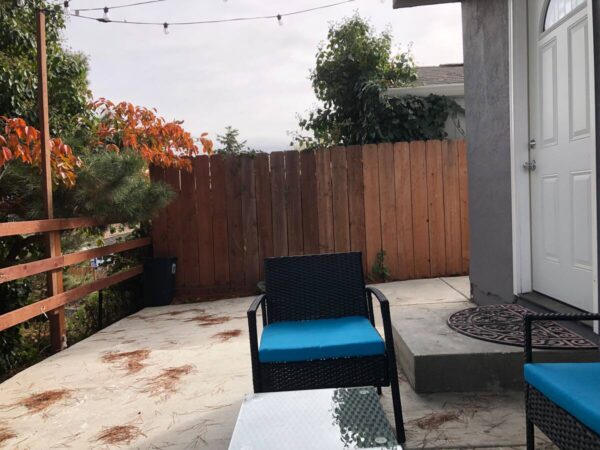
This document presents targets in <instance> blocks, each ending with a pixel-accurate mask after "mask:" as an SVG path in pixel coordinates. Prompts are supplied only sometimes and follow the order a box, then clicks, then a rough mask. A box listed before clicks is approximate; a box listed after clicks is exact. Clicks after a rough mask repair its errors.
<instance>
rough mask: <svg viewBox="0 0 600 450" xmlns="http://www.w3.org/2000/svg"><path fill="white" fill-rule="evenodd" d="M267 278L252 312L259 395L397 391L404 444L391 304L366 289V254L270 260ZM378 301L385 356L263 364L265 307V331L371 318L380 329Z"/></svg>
mask: <svg viewBox="0 0 600 450" xmlns="http://www.w3.org/2000/svg"><path fill="white" fill-rule="evenodd" d="M265 278H266V293H265V294H263V295H260V296H259V297H257V298H256V299H255V300H254V302H253V303H252V305H251V306H250V309H249V310H248V326H249V331H250V351H251V358H252V376H253V381H254V391H255V392H273V391H291V390H303V389H326V388H340V387H358V386H376V387H377V388H378V390H379V392H381V387H382V386H391V391H392V401H393V406H394V417H395V425H396V434H397V437H398V441H400V442H404V441H405V434H404V423H403V419H402V406H401V403H400V390H399V386H398V373H397V370H396V357H395V353H394V341H393V336H392V324H391V321H390V309H389V303H388V300H387V299H386V298H385V297H384V295H383V294H382V293H381V292H380V291H379V290H377V289H375V288H371V287H365V282H364V278H363V272H362V256H361V254H360V253H336V254H325V255H310V256H289V257H280V258H268V259H266V260H265ZM373 296H375V298H376V299H377V300H378V302H379V304H380V307H381V314H382V317H383V329H384V336H385V345H384V346H383V348H384V350H383V351H382V353H381V354H376V355H368V356H358V357H335V358H323V359H312V360H307V361H304V360H301V361H297V360H296V361H293V362H261V357H260V355H259V340H258V332H257V326H256V312H257V309H258V307H259V306H260V307H261V310H262V321H263V327H268V326H269V325H271V324H274V323H277V322H294V323H297V322H298V321H318V320H321V319H338V318H346V317H358V318H360V317H362V318H366V319H368V321H369V322H370V324H371V325H372V326H373V327H374V326H375V317H374V312H373V301H372V297H373ZM359 320H360V319H359ZM296 325H297V324H296ZM367 326H368V322H367ZM368 328H371V327H370V326H368ZM379 339H380V338H379Z"/></svg>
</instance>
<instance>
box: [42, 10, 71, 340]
mask: <svg viewBox="0 0 600 450" xmlns="http://www.w3.org/2000/svg"><path fill="white" fill-rule="evenodd" d="M37 50H38V55H37V56H38V102H39V116H40V117H39V119H40V133H41V157H42V195H43V197H44V210H45V213H46V218H48V219H54V207H53V201H52V168H51V155H50V145H51V144H50V125H49V122H48V120H49V118H48V72H47V67H46V14H45V13H44V11H43V10H39V11H38V12H37ZM46 236H47V237H46V249H47V250H46V251H47V254H48V256H49V257H54V256H59V255H60V254H61V247H60V231H50V232H48V234H47V235H46ZM47 286H48V295H49V296H52V295H56V294H59V293H61V292H62V291H63V279H62V269H57V270H53V271H51V272H48V281H47ZM44 312H46V311H44ZM48 317H49V320H50V341H51V345H52V350H53V351H54V352H59V351H61V350H62V349H64V348H65V347H66V346H67V334H66V325H65V309H64V307H60V308H57V309H54V310H52V311H48Z"/></svg>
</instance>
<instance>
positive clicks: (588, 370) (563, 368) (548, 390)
mask: <svg viewBox="0 0 600 450" xmlns="http://www.w3.org/2000/svg"><path fill="white" fill-rule="evenodd" d="M525 381H527V383H529V384H530V385H531V386H533V387H534V388H536V389H537V390H538V391H540V392H541V393H542V394H544V395H545V396H546V397H547V398H548V399H550V400H552V402H554V403H555V404H556V405H558V406H560V407H561V408H562V409H564V410H565V411H567V412H568V413H569V414H571V415H572V416H574V417H575V418H577V419H578V420H579V421H580V422H581V423H583V424H585V425H587V427H588V428H590V429H591V430H593V431H595V432H596V433H598V434H600V363H543V364H542V363H540V364H525Z"/></svg>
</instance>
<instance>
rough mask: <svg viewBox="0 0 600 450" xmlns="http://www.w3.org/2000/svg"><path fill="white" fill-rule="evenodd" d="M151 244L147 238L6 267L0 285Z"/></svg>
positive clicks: (0, 271) (1, 271) (1, 274)
mask: <svg viewBox="0 0 600 450" xmlns="http://www.w3.org/2000/svg"><path fill="white" fill-rule="evenodd" d="M151 242H152V241H151V239H150V238H149V237H145V238H140V239H134V240H131V241H125V242H119V243H116V244H111V245H106V246H104V247H98V248H92V249H89V250H82V251H79V252H75V253H68V254H66V255H59V256H54V257H52V258H46V259H40V260H39V261H33V262H29V263H25V264H18V265H16V266H11V267H6V268H4V269H0V284H2V283H7V282H9V281H13V280H18V279H19V278H25V277H30V276H32V275H37V274H38V273H43V272H48V271H49V270H58V269H62V268H63V267H67V266H71V265H73V264H79V263H81V262H84V261H89V260H90V259H92V258H99V257H101V256H106V255H112V254H113V253H120V252H125V251H127V250H133V249H135V248H140V247H145V246H147V245H150V244H151Z"/></svg>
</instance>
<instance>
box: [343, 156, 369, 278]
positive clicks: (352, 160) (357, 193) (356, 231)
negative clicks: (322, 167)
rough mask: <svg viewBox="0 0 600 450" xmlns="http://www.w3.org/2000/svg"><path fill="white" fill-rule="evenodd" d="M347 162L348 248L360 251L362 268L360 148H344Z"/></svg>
mask: <svg viewBox="0 0 600 450" xmlns="http://www.w3.org/2000/svg"><path fill="white" fill-rule="evenodd" d="M346 161H347V163H348V215H349V218H350V250H352V251H353V252H362V259H363V270H364V271H365V272H366V271H367V269H368V267H367V240H366V236H365V197H364V195H365V187H364V184H363V163H362V148H361V147H360V145H352V146H350V147H347V149H346Z"/></svg>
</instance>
